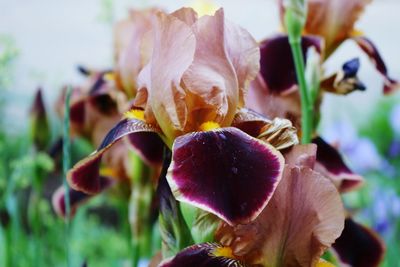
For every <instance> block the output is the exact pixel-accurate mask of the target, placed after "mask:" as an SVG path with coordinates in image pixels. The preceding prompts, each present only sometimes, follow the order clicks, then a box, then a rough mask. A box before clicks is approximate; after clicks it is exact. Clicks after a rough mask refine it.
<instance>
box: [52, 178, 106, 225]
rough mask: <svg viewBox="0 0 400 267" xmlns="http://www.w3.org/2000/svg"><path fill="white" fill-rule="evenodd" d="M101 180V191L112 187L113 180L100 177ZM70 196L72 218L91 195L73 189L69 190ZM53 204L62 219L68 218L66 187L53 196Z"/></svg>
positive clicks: (59, 189) (60, 188)
mask: <svg viewBox="0 0 400 267" xmlns="http://www.w3.org/2000/svg"><path fill="white" fill-rule="evenodd" d="M99 180H100V191H103V190H106V189H107V188H109V187H110V186H111V185H112V182H111V180H110V179H109V178H106V177H104V176H100V177H99ZM68 194H69V202H70V209H71V216H74V214H75V212H76V210H77V208H78V207H79V205H81V204H82V203H83V202H85V201H87V200H89V198H90V197H91V196H90V195H87V194H85V193H83V192H79V191H75V190H74V189H71V188H69V190H68ZM52 204H53V208H54V211H55V212H56V213H57V214H58V215H59V216H60V217H63V218H64V217H65V216H66V207H65V187H64V186H61V187H59V188H58V189H57V190H56V192H55V193H54V194H53V197H52Z"/></svg>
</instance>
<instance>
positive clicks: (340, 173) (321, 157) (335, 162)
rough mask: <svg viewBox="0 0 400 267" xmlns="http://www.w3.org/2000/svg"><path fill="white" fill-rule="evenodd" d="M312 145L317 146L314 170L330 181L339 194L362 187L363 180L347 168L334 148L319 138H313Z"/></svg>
mask: <svg viewBox="0 0 400 267" xmlns="http://www.w3.org/2000/svg"><path fill="white" fill-rule="evenodd" d="M313 143H314V144H316V145H317V164H316V165H315V169H316V170H317V171H319V172H321V173H322V174H324V175H325V176H327V177H328V178H329V179H331V181H332V182H333V183H334V184H335V185H336V187H337V188H338V190H339V191H340V192H347V191H351V190H354V189H355V188H358V187H359V186H361V185H362V183H363V181H364V179H363V178H362V177H361V176H360V175H357V174H355V173H353V172H352V171H351V170H350V169H349V167H347V165H346V164H345V163H344V161H343V158H342V156H341V155H340V154H339V152H338V151H337V150H336V149H335V148H334V147H332V146H331V145H329V144H328V143H327V142H325V141H324V140H323V139H322V138H320V137H317V138H315V139H314V140H313Z"/></svg>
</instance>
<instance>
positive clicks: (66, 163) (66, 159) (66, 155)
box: [63, 88, 71, 267]
mask: <svg viewBox="0 0 400 267" xmlns="http://www.w3.org/2000/svg"><path fill="white" fill-rule="evenodd" d="M70 98H71V88H68V89H67V92H66V96H65V103H64V106H65V107H64V123H63V174H64V179H63V186H64V189H65V192H66V194H65V238H66V240H65V241H66V242H65V246H66V247H65V249H66V258H67V266H68V267H69V266H71V257H70V247H69V238H70V232H71V230H70V222H71V207H70V200H69V194H68V192H69V186H68V183H67V179H66V178H67V172H68V170H69V168H70V165H71V163H70V160H71V158H70V156H71V155H70V154H71V151H70V150H71V144H70V107H69V102H70Z"/></svg>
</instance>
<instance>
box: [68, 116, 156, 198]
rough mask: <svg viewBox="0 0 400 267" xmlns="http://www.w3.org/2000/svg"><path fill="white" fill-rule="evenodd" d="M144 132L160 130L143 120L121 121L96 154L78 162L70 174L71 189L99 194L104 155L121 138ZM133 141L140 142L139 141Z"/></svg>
mask: <svg viewBox="0 0 400 267" xmlns="http://www.w3.org/2000/svg"><path fill="white" fill-rule="evenodd" d="M143 132H149V133H158V130H157V128H155V127H153V126H151V125H149V124H146V123H145V122H143V121H141V120H136V119H123V120H122V121H120V122H119V123H118V124H117V125H115V126H114V128H112V129H111V130H110V131H109V132H108V134H107V136H106V137H105V138H104V139H103V142H102V143H101V145H100V146H99V148H98V149H97V150H96V151H95V152H93V153H92V154H91V155H89V156H88V157H87V158H85V159H83V160H81V161H80V162H78V163H77V164H76V165H75V166H74V168H73V169H71V170H70V171H69V172H68V174H67V179H68V182H69V184H70V185H71V187H72V188H73V189H75V190H77V191H82V192H84V193H86V194H96V193H98V192H99V191H100V189H101V183H100V178H99V167H100V163H101V159H102V157H103V154H104V153H105V152H107V150H109V149H110V148H111V147H112V146H113V145H114V144H115V143H117V142H118V141H119V140H120V139H121V138H123V137H125V136H128V135H132V134H136V133H143ZM132 140H136V141H138V139H132ZM143 151H144V150H143ZM143 151H141V152H143Z"/></svg>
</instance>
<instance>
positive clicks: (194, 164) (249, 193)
mask: <svg viewBox="0 0 400 267" xmlns="http://www.w3.org/2000/svg"><path fill="white" fill-rule="evenodd" d="M172 151H173V158H172V163H171V165H170V168H169V170H168V175H167V180H168V182H169V184H170V186H171V189H172V192H173V193H174V195H175V197H176V198H177V199H178V200H180V201H183V202H187V203H190V204H192V205H194V206H196V207H199V208H201V209H204V210H206V211H209V212H211V213H213V214H215V215H217V216H219V217H220V218H221V219H223V220H225V221H226V222H227V223H229V224H231V225H234V224H238V223H248V222H250V221H252V220H254V219H255V218H256V217H257V216H258V214H259V213H260V212H261V211H262V210H263V209H264V207H265V206H266V205H267V203H268V201H269V199H270V198H271V197H272V194H273V192H274V191H275V188H276V186H277V185H278V182H279V181H280V179H281V177H282V171H283V165H284V164H283V163H284V159H283V156H282V155H281V154H280V153H279V151H277V150H276V149H275V148H274V147H272V146H271V145H269V144H267V143H265V142H263V141H261V140H258V139H256V138H253V137H251V136H250V135H248V134H246V133H244V132H242V131H240V130H239V129H236V128H233V127H229V128H222V129H218V130H214V131H207V132H195V133H190V134H186V135H183V136H180V137H178V138H176V139H175V142H174V145H173V150H172Z"/></svg>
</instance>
